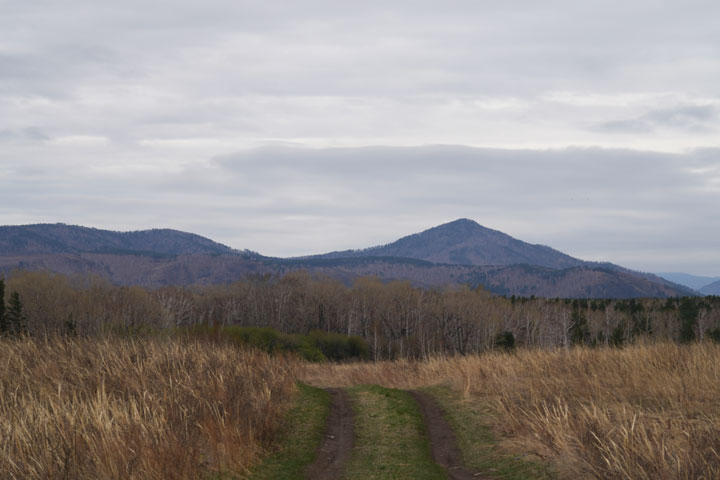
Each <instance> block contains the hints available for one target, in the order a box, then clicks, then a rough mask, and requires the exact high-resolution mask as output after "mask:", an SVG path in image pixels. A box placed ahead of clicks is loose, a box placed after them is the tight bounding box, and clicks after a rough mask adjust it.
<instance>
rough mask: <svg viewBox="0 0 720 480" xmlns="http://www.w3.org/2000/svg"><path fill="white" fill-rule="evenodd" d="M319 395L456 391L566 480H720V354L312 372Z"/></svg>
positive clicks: (503, 358)
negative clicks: (356, 390) (375, 387)
mask: <svg viewBox="0 0 720 480" xmlns="http://www.w3.org/2000/svg"><path fill="white" fill-rule="evenodd" d="M304 376H305V379H306V381H309V382H311V383H314V384H316V385H328V386H330V385H332V386H350V385H357V384H379V385H383V386H385V387H393V388H418V387H423V386H430V385H437V384H446V385H449V386H450V387H451V388H453V389H455V390H457V391H460V392H462V393H463V394H464V396H465V398H466V401H468V402H476V403H482V404H483V405H484V406H489V407H490V410H491V412H493V414H492V415H491V417H489V418H488V421H489V422H491V423H492V425H493V428H494V430H495V432H496V434H497V436H498V437H499V438H500V439H501V440H502V442H503V444H504V445H505V446H506V447H507V448H509V449H512V450H514V451H522V452H525V453H529V454H534V455H536V456H539V457H541V458H542V459H544V460H545V461H546V462H548V463H549V464H550V465H552V467H553V469H554V470H555V471H556V472H558V474H559V476H560V477H565V478H598V479H627V478H633V479H648V480H649V479H658V480H662V479H698V478H708V479H709V478H720V346H718V345H715V344H698V345H689V346H682V345H675V344H657V345H636V346H632V347H628V348H624V349H612V348H597V349H590V348H575V349H570V350H564V349H559V350H551V351H540V350H538V351H529V350H527V351H517V352H514V353H489V354H484V355H476V356H468V357H454V358H441V357H438V358H434V359H431V360H428V361H423V362H413V361H397V362H380V363H377V364H360V363H358V364H344V365H333V366H330V367H328V366H321V367H315V366H312V365H310V366H308V367H307V368H306V370H305V374H304Z"/></svg>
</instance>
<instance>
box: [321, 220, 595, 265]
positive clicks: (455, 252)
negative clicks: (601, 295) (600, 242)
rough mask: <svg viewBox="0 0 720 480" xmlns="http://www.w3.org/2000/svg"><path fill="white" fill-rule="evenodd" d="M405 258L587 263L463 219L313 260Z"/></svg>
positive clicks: (458, 262)
mask: <svg viewBox="0 0 720 480" xmlns="http://www.w3.org/2000/svg"><path fill="white" fill-rule="evenodd" d="M348 257H405V258H416V259H418V260H426V261H428V262H433V263H448V264H456V265H517V264H528V265H537V266H541V267H549V268H555V269H561V268H570V267H579V266H582V265H584V264H585V262H583V261H582V260H579V259H577V258H573V257H571V256H569V255H566V254H564V253H562V252H559V251H557V250H554V249H552V248H550V247H547V246H545V245H533V244H530V243H526V242H523V241H521V240H517V239H515V238H513V237H511V236H510V235H507V234H505V233H503V232H500V231H497V230H491V229H489V228H486V227H483V226H482V225H479V224H478V223H476V222H474V221H472V220H469V219H467V218H462V219H459V220H455V221H454V222H450V223H445V224H443V225H439V226H437V227H434V228H431V229H429V230H425V231H423V232H420V233H416V234H414V235H409V236H407V237H403V238H401V239H400V240H397V241H396V242H393V243H390V244H387V245H381V246H377V247H371V248H367V249H364V250H345V251H341V252H331V253H326V254H323V255H314V256H313V258H348Z"/></svg>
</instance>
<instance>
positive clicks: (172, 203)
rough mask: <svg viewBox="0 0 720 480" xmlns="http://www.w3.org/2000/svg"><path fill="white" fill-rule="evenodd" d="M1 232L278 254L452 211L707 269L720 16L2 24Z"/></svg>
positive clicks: (672, 265) (672, 9)
mask: <svg viewBox="0 0 720 480" xmlns="http://www.w3.org/2000/svg"><path fill="white" fill-rule="evenodd" d="M0 13H2V15H0V71H1V72H2V75H0V109H2V111H3V113H4V115H2V116H0V223H5V224H11V225H16V224H32V223H55V222H57V221H61V222H63V223H67V224H79V225H93V226H96V227H98V228H102V229H120V230H123V229H124V230H138V229H139V230H142V229H149V228H156V227H158V226H167V227H169V228H173V229H177V230H181V231H187V232H192V233H196V234H199V235H202V236H204V237H207V238H211V239H213V240H215V241H218V242H220V243H223V244H225V245H229V246H232V247H233V248H237V249H249V250H254V251H259V252H262V253H263V254H266V255H271V256H278V257H289V256H303V255H311V254H314V253H317V252H325V251H331V250H345V249H362V248H366V247H367V246H369V245H378V244H384V243H389V242H392V241H394V240H396V239H397V238H400V237H403V236H406V235H410V234H412V233H417V232H420V231H422V230H425V229H427V228H430V227H431V226H434V225H439V224H442V223H445V222H446V221H447V220H448V219H449V218H461V217H466V218H471V219H473V220H474V221H477V222H478V223H479V224H481V225H484V226H487V227H489V228H493V229H496V230H499V231H502V232H504V233H507V234H509V235H511V236H512V237H515V238H517V239H521V240H523V241H525V242H528V243H532V244H542V245H547V246H550V247H552V248H554V249H556V250H559V251H561V252H564V253H567V254H568V255H571V256H573V257H577V258H581V259H584V260H591V261H609V262H612V263H617V264H620V265H623V266H626V267H628V268H632V269H634V270H640V271H645V272H682V273H690V274H695V275H702V276H717V275H720V249H718V248H717V241H716V240H715V239H717V238H718V237H720V216H718V215H717V214H716V209H717V208H716V206H717V205H718V204H720V88H719V87H718V86H717V82H716V81H715V79H716V78H718V77H720V55H718V50H717V48H718V47H717V46H718V45H720V32H719V31H718V29H717V26H716V22H715V20H714V19H715V18H719V17H720V4H717V3H713V2H706V1H700V0H691V1H683V2H681V1H679V0H673V1H670V2H665V3H664V4H662V5H658V4H654V3H653V2H633V3H628V2H620V1H618V0H610V1H604V2H598V1H596V2H583V3H577V2H571V1H569V0H562V1H560V2H557V3H555V4H553V5H552V6H547V5H540V4H537V3H536V2H528V1H520V2H518V3H513V4H492V5H490V4H484V3H483V2H480V3H478V2H468V1H460V2H455V3H453V4H451V5H437V4H435V3H434V2H426V1H420V2H412V3H408V2H406V1H401V0H390V1H383V2H380V1H377V0H371V1H368V2H363V3H361V4H337V3H334V2H327V1H325V0H309V1H307V2H303V3H302V4H288V3H287V2H279V1H277V0H268V1H266V2H262V3H252V2H231V1H229V0H209V1H205V2H196V1H189V2H183V3H182V4H179V5H173V6H172V8H168V6H167V5H166V4H165V3H163V2H156V3H150V4H148V3H147V2H138V1H136V0H128V1H127V2H123V3H122V4H119V3H118V4H103V3H97V2H92V1H89V0H68V1H67V2H63V3H62V4H56V3H52V2H50V3H37V2H24V1H20V0H9V1H8V2H5V3H4V4H3V6H2V7H0Z"/></svg>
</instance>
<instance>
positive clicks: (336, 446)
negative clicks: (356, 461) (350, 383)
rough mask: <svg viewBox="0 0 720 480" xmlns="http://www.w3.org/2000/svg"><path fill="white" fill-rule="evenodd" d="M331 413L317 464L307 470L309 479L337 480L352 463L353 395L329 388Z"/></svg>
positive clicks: (315, 462) (309, 466) (317, 457)
mask: <svg viewBox="0 0 720 480" xmlns="http://www.w3.org/2000/svg"><path fill="white" fill-rule="evenodd" d="M328 392H329V393H330V412H329V413H328V419H327V427H326V430H325V438H324V440H323V442H322V443H321V444H320V447H319V448H318V453H317V456H316V458H315V461H314V462H313V463H311V464H310V465H308V467H307V469H306V470H305V478H307V479H308V480H338V479H340V478H342V474H343V470H344V468H345V464H346V463H347V462H348V460H350V454H351V453H352V447H353V443H354V435H353V423H354V414H353V409H352V405H351V402H350V395H348V393H347V392H346V391H344V390H341V389H338V388H330V389H328Z"/></svg>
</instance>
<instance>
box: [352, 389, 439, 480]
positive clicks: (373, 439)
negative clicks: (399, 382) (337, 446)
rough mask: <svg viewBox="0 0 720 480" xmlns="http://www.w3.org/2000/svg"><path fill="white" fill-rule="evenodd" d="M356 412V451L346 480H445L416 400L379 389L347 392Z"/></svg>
mask: <svg viewBox="0 0 720 480" xmlns="http://www.w3.org/2000/svg"><path fill="white" fill-rule="evenodd" d="M348 392H349V393H350V396H351V397H352V400H353V407H354V410H355V447H354V449H353V454H352V458H351V459H350V463H349V464H348V466H347V468H346V471H345V479H346V480H360V479H363V480H364V479H368V480H386V479H387V480H389V479H414V480H436V479H447V474H446V472H445V471H444V469H443V468H442V467H440V466H438V465H437V464H435V463H434V462H433V460H432V457H431V454H430V445H429V443H428V438H427V434H426V431H425V426H424V424H423V420H422V417H421V415H420V411H419V409H418V406H417V403H416V402H415V400H414V399H413V398H412V397H411V396H410V395H409V394H408V393H407V392H403V391H401V390H394V389H388V388H382V387H378V386H374V385H373V386H358V387H352V388H349V389H348Z"/></svg>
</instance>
